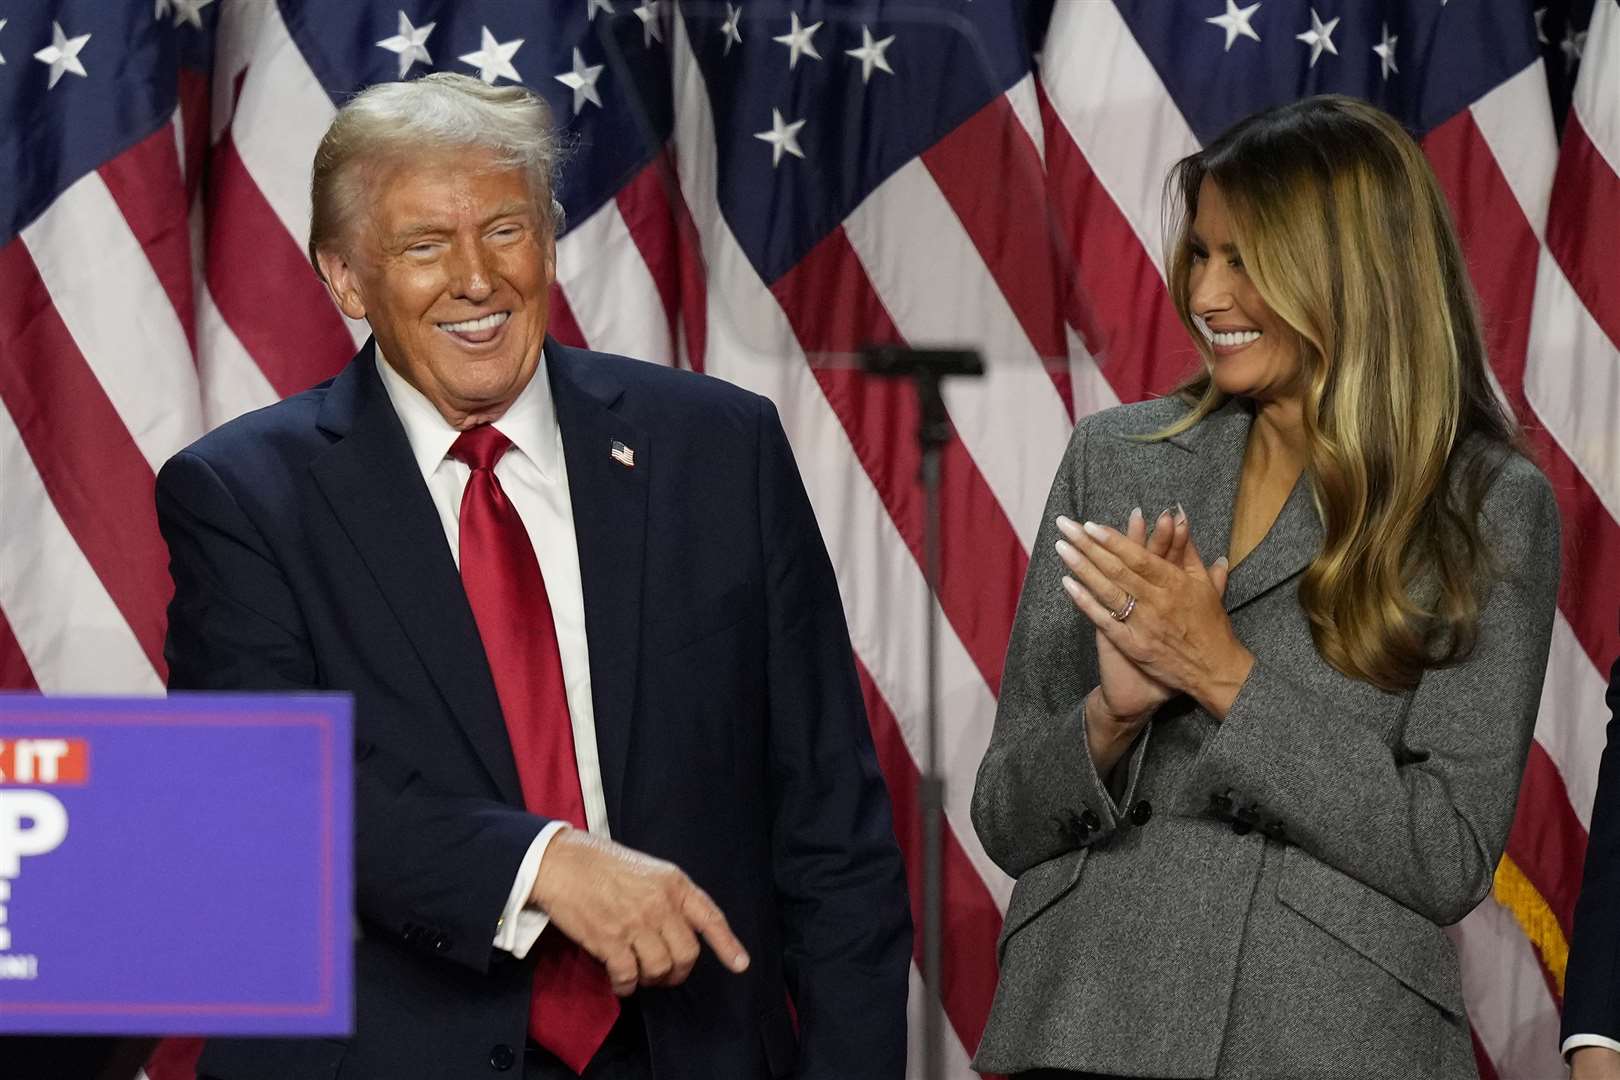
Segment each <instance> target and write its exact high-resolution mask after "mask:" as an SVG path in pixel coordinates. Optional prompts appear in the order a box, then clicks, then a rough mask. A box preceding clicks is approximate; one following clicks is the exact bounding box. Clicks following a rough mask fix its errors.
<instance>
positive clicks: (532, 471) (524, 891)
mask: <svg viewBox="0 0 1620 1080" xmlns="http://www.w3.org/2000/svg"><path fill="white" fill-rule="evenodd" d="M377 372H378V374H380V375H381V376H382V382H383V387H384V388H385V389H386V390H387V391H388V398H389V400H390V401H391V402H393V405H394V411H395V412H396V413H398V414H399V422H400V423H401V424H402V425H404V427H405V438H406V439H408V440H409V441H410V444H411V453H412V454H413V455H414V456H415V458H416V466H417V468H419V469H421V470H422V479H424V480H425V481H427V486H428V493H429V494H430V495H432V496H433V507H434V509H436V510H437V511H438V512H439V523H440V524H441V525H443V526H444V538H445V540H446V541H447V542H448V543H449V544H450V554H451V556H452V557H454V558H455V560H456V565H457V566H458V567H459V566H460V565H461V524H460V522H461V493H462V491H463V490H465V488H466V487H467V477H468V476H469V475H470V474H471V472H472V470H471V469H470V468H469V467H468V466H467V465H466V464H464V463H463V462H460V461H457V460H455V459H454V458H452V457H450V456H449V453H450V446H451V444H453V443H454V442H455V441H456V438H457V436H459V435H460V434H461V433H460V432H459V431H457V430H456V429H455V428H453V427H451V426H450V424H449V422H448V421H446V420H445V418H444V417H443V416H441V415H440V414H439V410H438V409H436V408H434V406H433V403H432V402H430V401H428V399H427V398H426V397H424V396H423V395H422V393H421V391H419V390H417V389H416V387H414V386H412V385H411V384H410V383H408V382H406V381H405V378H404V377H403V376H402V375H400V374H399V372H397V371H395V370H394V369H393V368H392V367H391V366H390V365H389V364H388V363H387V362H386V361H385V360H384V359H383V356H382V351H381V350H380V349H379V350H378V352H377ZM493 426H494V428H495V429H496V430H497V431H499V432H500V433H501V434H502V435H505V436H506V437H507V438H508V439H511V440H512V448H511V449H510V450H508V451H507V452H506V453H505V454H504V455H503V456H502V457H501V460H500V461H498V462H496V464H495V477H496V479H498V480H499V481H500V483H501V488H502V490H504V491H505V492H506V497H507V498H508V499H510V500H511V501H512V505H513V506H514V507H515V508H516V509H517V512H518V517H520V518H522V519H523V527H524V529H525V530H527V531H528V534H529V542H530V543H531V544H533V545H534V556H535V559H536V560H538V561H539V563H540V576H541V577H542V578H543V579H544V580H545V583H546V596H547V598H548V599H549V600H550V601H551V618H552V622H553V623H554V624H555V626H556V629H557V646H558V648H559V649H560V650H561V652H562V669H563V684H564V687H565V688H566V692H567V695H568V716H569V720H570V721H571V723H572V726H573V729H574V758H575V760H576V761H577V762H578V764H579V787H580V791H581V792H582V793H583V794H584V796H585V823H586V826H587V827H588V828H589V829H590V831H591V832H592V833H594V834H596V835H599V836H606V835H608V822H607V800H606V799H605V798H604V796H603V793H602V767H601V763H600V760H599V758H598V757H597V751H596V718H595V714H594V713H593V711H592V708H591V667H590V654H589V652H588V650H587V648H586V643H585V596H584V591H583V588H582V587H581V585H580V577H579V547H578V545H577V544H576V542H575V539H574V507H573V503H572V502H570V501H569V498H568V471H567V469H566V468H564V465H563V447H562V431H561V430H560V429H559V428H558V427H557V412H556V409H555V408H554V407H553V405H552V401H551V383H550V381H549V380H548V379H547V378H546V357H545V353H544V352H542V353H541V354H540V366H539V367H538V368H536V369H535V373H534V376H533V377H532V378H531V379H530V380H529V385H528V386H526V387H524V388H523V392H522V393H520V394H519V395H518V396H517V400H515V401H513V402H512V405H511V407H510V408H508V409H507V410H506V413H505V414H504V415H503V416H502V417H501V418H500V419H499V420H497V421H495V423H494V425H493ZM562 828H563V823H562V822H555V821H554V822H552V823H551V824H549V825H547V826H545V827H544V828H543V829H541V830H540V833H539V835H537V836H536V837H535V838H534V843H533V844H531V845H530V846H529V850H528V853H527V854H526V855H525V856H524V858H523V861H522V863H520V864H519V866H518V873H517V879H516V880H515V881H514V882H513V883H512V891H511V893H510V894H508V896H507V900H506V908H505V910H503V911H502V912H501V916H500V920H499V922H498V923H497V924H496V931H495V946H496V948H500V949H505V950H506V951H508V952H510V953H513V954H514V955H516V956H519V957H522V956H525V955H526V954H527V953H528V951H529V949H530V948H532V947H533V945H534V943H535V940H536V939H538V938H539V936H540V932H541V931H542V930H544V929H545V927H546V923H547V922H548V921H549V919H548V918H547V916H546V915H545V914H544V913H542V912H539V911H536V910H535V909H533V908H528V907H525V906H524V903H525V901H527V900H528V897H529V893H530V892H531V891H532V890H533V888H534V879H535V878H536V876H538V874H539V872H540V859H541V857H542V856H543V855H544V854H545V851H546V847H547V846H548V845H549V844H550V843H551V839H552V837H554V836H556V835H557V833H558V832H560V831H561V830H562Z"/></svg>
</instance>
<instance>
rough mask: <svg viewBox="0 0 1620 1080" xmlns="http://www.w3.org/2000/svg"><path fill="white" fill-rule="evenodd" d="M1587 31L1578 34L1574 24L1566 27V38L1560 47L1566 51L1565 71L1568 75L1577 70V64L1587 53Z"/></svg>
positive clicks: (1559, 44) (1560, 43)
mask: <svg viewBox="0 0 1620 1080" xmlns="http://www.w3.org/2000/svg"><path fill="white" fill-rule="evenodd" d="M1587 33H1588V31H1586V30H1582V31H1581V32H1580V33H1578V34H1577V33H1576V32H1575V28H1574V27H1573V26H1566V27H1564V40H1563V41H1560V42H1559V43H1558V47H1559V48H1560V49H1561V50H1563V53H1564V73H1565V74H1566V75H1567V74H1569V73H1570V72H1571V71H1574V70H1575V65H1576V64H1578V63H1580V62H1581V57H1582V56H1584V55H1585V54H1586V35H1587Z"/></svg>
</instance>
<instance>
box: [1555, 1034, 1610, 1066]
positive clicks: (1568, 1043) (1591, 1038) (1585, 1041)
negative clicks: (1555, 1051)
mask: <svg viewBox="0 0 1620 1080" xmlns="http://www.w3.org/2000/svg"><path fill="white" fill-rule="evenodd" d="M1583 1046H1601V1047H1603V1048H1604V1049H1605V1050H1613V1051H1614V1052H1615V1053H1617V1054H1620V1042H1615V1041H1614V1040H1613V1039H1611V1038H1609V1037H1608V1036H1606V1035H1571V1036H1570V1037H1569V1038H1567V1039H1565V1040H1564V1045H1563V1046H1561V1047H1559V1052H1560V1053H1561V1054H1563V1055H1564V1058H1565V1060H1568V1058H1569V1055H1571V1054H1573V1053H1574V1052H1575V1051H1577V1050H1579V1049H1580V1048H1581V1047H1583Z"/></svg>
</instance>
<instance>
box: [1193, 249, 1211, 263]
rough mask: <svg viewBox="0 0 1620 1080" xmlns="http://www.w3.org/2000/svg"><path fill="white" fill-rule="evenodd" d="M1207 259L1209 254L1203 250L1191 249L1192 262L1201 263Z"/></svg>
mask: <svg viewBox="0 0 1620 1080" xmlns="http://www.w3.org/2000/svg"><path fill="white" fill-rule="evenodd" d="M1207 258H1209V252H1207V251H1205V250H1204V249H1203V248H1193V249H1192V260H1193V262H1203V261H1204V260H1205V259H1207Z"/></svg>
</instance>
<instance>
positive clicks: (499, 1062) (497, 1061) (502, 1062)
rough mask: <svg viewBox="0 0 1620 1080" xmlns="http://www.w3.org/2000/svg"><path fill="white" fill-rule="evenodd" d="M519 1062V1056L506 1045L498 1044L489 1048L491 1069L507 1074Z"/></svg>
mask: <svg viewBox="0 0 1620 1080" xmlns="http://www.w3.org/2000/svg"><path fill="white" fill-rule="evenodd" d="M516 1061H517V1055H516V1054H514V1053H513V1052H512V1048H511V1047H510V1046H507V1045H506V1044H505V1043H496V1044H495V1045H494V1046H492V1047H490V1048H489V1067H490V1068H492V1069H494V1070H495V1071H496V1072H505V1071H506V1070H507V1069H510V1068H511V1067H512V1066H513V1064H514V1063H516Z"/></svg>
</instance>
